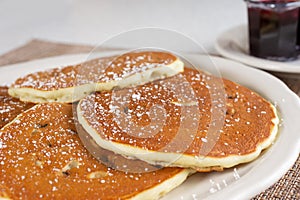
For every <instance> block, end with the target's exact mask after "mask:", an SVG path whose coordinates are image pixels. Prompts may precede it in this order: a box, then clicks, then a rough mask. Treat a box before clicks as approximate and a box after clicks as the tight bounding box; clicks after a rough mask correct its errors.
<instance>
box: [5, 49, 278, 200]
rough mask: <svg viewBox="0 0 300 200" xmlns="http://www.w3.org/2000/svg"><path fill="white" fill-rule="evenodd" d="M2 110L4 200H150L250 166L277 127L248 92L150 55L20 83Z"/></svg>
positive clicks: (170, 58) (264, 104)
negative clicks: (202, 176)
mask: <svg viewBox="0 0 300 200" xmlns="http://www.w3.org/2000/svg"><path fill="white" fill-rule="evenodd" d="M8 93H9V95H8ZM0 103H1V104H0V116H1V130H0V165H1V172H0V173H1V175H0V197H3V198H7V199H38V198H45V199H74V198H75V199H158V198H160V197H161V196H163V195H164V194H166V193H167V192H169V191H171V190H172V189H174V188H175V187H177V186H179V185H180V184H181V183H183V182H184V181H185V180H186V178H187V177H188V176H189V175H191V174H193V173H196V172H209V171H221V170H223V169H224V168H229V167H232V166H235V165H238V164H240V163H246V162H250V161H252V160H254V159H255V158H257V157H258V156H259V154H260V153H261V151H262V150H263V149H265V148H267V147H269V146H270V145H271V144H272V142H273V141H274V140H275V137H276V134H277V126H278V117H277V114H276V109H275V107H274V106H273V105H272V104H271V103H269V102H268V101H267V100H265V99H264V98H262V97H261V96H260V95H258V94H256V93H255V92H254V91H251V90H250V89H247V88H246V87H243V86H241V85H238V84H236V83H233V82H231V81H229V80H225V79H221V78H217V77H214V76H212V75H209V74H207V73H205V72H202V71H199V70H196V69H191V68H184V63H183V62H182V61H181V60H180V59H179V58H178V57H176V56H175V55H173V54H170V53H168V52H158V51H141V52H131V53H127V54H123V55H118V56H112V57H106V58H98V59H94V60H91V61H87V62H85V63H81V64H78V65H74V66H67V67H63V68H54V69H51V70H48V71H41V72H37V73H32V74H28V75H27V76H25V77H20V78H19V79H17V80H16V81H15V82H14V83H13V84H12V85H11V86H10V87H9V89H8V91H7V89H6V88H3V89H1V102H0Z"/></svg>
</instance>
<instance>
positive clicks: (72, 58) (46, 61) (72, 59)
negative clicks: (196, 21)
mask: <svg viewBox="0 0 300 200" xmlns="http://www.w3.org/2000/svg"><path fill="white" fill-rule="evenodd" d="M88 56H89V54H71V55H62V56H54V57H47V58H42V59H37V60H32V61H27V62H23V63H17V64H13V65H6V66H1V67H0V72H1V71H5V70H9V69H12V67H13V68H22V67H26V66H27V67H28V65H32V66H34V65H37V66H40V67H43V68H38V69H39V70H41V69H46V68H48V67H49V68H52V67H57V66H59V65H56V64H54V63H59V62H62V63H61V64H60V66H65V65H67V64H75V63H78V62H82V61H84V60H86V59H87V58H88ZM201 56H203V55H201ZM209 58H210V59H211V61H212V62H213V63H214V64H216V63H218V62H228V63H229V64H232V65H237V66H235V67H236V68H237V67H238V68H240V69H242V70H243V69H244V70H246V71H250V72H252V73H258V74H261V75H262V76H266V77H267V78H268V79H270V80H271V81H276V82H277V84H279V85H281V86H280V87H283V89H284V92H285V93H286V94H288V95H289V98H291V99H292V100H293V101H295V102H297V105H298V106H299V108H300V98H299V97H298V96H297V95H296V94H295V93H294V92H293V91H291V90H290V89H289V88H288V87H287V86H286V85H285V84H284V83H283V81H281V80H280V79H278V78H276V77H275V76H273V75H271V74H269V73H267V72H264V71H262V70H259V69H255V68H252V67H248V66H246V65H244V64H242V63H239V62H236V61H232V60H229V59H226V58H221V57H216V56H210V55H209ZM50 65H51V66H50ZM54 65H55V66H54ZM47 66H48V67H47ZM44 67H45V68H44ZM21 71H22V70H21ZM29 72H31V71H28V73H29ZM1 76H4V74H3V73H1V74H0V77H1ZM16 76H17V75H16ZM13 78H16V77H13ZM12 81H13V80H12ZM232 81H235V80H232ZM0 84H1V85H3V84H2V82H0ZM299 113H300V112H299ZM298 128H299V131H300V126H299V127H298ZM294 143H295V145H298V146H299V147H298V150H297V151H296V150H294V151H293V152H292V154H290V155H289V156H288V157H286V159H288V162H283V163H281V165H280V171H279V172H278V171H276V173H274V174H273V176H272V177H269V178H268V179H264V180H262V181H261V182H260V183H259V185H260V187H253V188H250V189H249V188H247V190H244V191H243V192H238V193H237V192H235V193H234V194H235V196H228V193H231V192H232V190H233V191H236V190H240V188H241V184H242V186H243V185H245V184H247V183H245V181H246V182H247V180H248V179H246V180H245V178H244V179H243V180H244V181H241V180H242V178H241V179H239V180H238V181H236V182H234V183H232V184H230V186H228V187H226V188H224V189H222V190H221V191H219V192H217V193H214V194H212V195H211V196H210V197H209V198H207V199H210V198H212V199H224V197H225V196H226V193H227V196H228V197H230V198H231V199H240V198H251V197H253V196H255V195H256V194H258V193H260V192H262V191H263V190H264V189H267V188H268V187H270V186H271V185H272V184H274V183H275V182H276V181H278V180H279V179H280V178H281V177H282V176H283V175H284V174H285V173H286V172H287V171H288V169H289V168H290V167H291V166H292V165H293V164H294V163H295V161H296V160H297V157H298V155H299V152H300V139H298V141H297V140H296V141H294ZM246 175H247V174H246ZM246 178H247V177H246ZM238 183H239V184H238ZM195 187H196V186H195ZM190 195H191V196H192V195H193V194H190ZM166 197H167V196H166Z"/></svg>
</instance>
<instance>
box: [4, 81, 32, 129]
mask: <svg viewBox="0 0 300 200" xmlns="http://www.w3.org/2000/svg"><path fill="white" fill-rule="evenodd" d="M7 91H8V87H6V86H0V129H1V128H2V127H3V126H4V125H6V124H7V123H9V122H10V121H11V120H13V119H14V118H15V117H16V116H17V115H18V114H20V113H22V112H23V111H25V110H27V109H29V108H31V107H32V106H33V105H34V104H32V103H26V102H22V101H20V100H19V99H16V98H13V97H11V96H9V94H8V92H7Z"/></svg>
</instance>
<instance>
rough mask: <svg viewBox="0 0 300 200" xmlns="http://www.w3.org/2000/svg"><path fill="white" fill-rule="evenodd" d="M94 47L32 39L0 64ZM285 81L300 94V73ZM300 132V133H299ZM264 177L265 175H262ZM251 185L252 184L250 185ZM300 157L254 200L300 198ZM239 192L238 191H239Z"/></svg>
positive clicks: (87, 50) (5, 56) (0, 58)
mask: <svg viewBox="0 0 300 200" xmlns="http://www.w3.org/2000/svg"><path fill="white" fill-rule="evenodd" d="M92 49H93V47H92V46H87V45H74V44H62V43H55V42H49V41H44V40H32V41H30V42H28V43H27V44H25V45H24V46H22V47H20V48H17V49H15V50H12V51H10V52H8V53H6V54H4V55H2V56H0V66H1V65H8V64H15V63H18V62H24V61H29V60H34V59H39V58H44V57H51V56H58V55H66V54H76V53H88V52H90V51H91V50H92ZM274 75H275V76H277V77H279V78H280V79H281V80H282V81H284V82H285V83H286V84H287V85H288V86H289V87H290V89H291V90H293V91H294V92H295V93H296V94H297V95H298V96H300V75H299V74H274ZM299 117H300V116H299ZM299 134H300V133H299ZM262 178H263V177H262ZM249 187H251V186H249ZM299 187H300V157H298V159H297V161H296V162H295V164H294V165H293V167H292V168H291V169H290V170H289V171H288V172H287V173H286V174H285V175H284V176H283V177H282V178H281V179H280V180H279V181H277V182H276V183H275V184H274V185H273V186H271V187H270V188H268V189H267V190H265V191H263V192H261V193H260V194H258V195H257V196H255V197H253V198H252V200H262V199H266V200H279V199H280V200H281V199H282V200H283V199H284V200H285V199H292V200H293V199H295V200H296V199H299V200H300V188H299ZM237 192H238V191H237Z"/></svg>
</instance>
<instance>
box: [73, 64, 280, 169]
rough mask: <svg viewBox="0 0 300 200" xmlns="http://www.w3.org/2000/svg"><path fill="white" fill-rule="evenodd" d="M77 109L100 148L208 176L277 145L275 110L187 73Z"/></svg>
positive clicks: (229, 85)
mask: <svg viewBox="0 0 300 200" xmlns="http://www.w3.org/2000/svg"><path fill="white" fill-rule="evenodd" d="M220 81H221V82H222V84H223V87H224V88H223V91H224V95H223V97H224V101H221V100H222V98H221V97H222V94H221V93H222V90H218V89H216V88H217V85H218V84H217V83H219V82H220ZM214 91H216V92H217V93H214ZM215 96H217V97H218V98H217V99H215V98H214V97H215ZM220 99H221V100H220ZM218 108H219V109H218ZM214 109H215V110H217V112H216V113H217V115H212V110H214ZM77 112H78V120H79V122H80V124H81V125H82V126H83V127H84V129H85V130H86V131H87V132H88V133H89V134H90V136H91V137H92V138H93V139H94V140H95V142H96V143H97V144H98V145H99V146H100V147H102V148H105V149H108V150H110V151H113V152H115V153H118V154H122V155H125V156H130V157H133V158H138V159H141V160H143V161H146V162H149V163H151V164H161V165H164V166H180V167H187V168H188V167H190V168H194V169H202V170H203V169H205V168H207V169H208V171H209V170H211V169H212V168H214V169H218V170H220V169H222V168H227V167H232V166H234V165H237V164H240V163H245V162H249V161H251V160H253V159H255V158H256V157H257V156H258V155H259V154H260V153H261V151H262V150H263V149H265V148H267V147H268V146H269V145H270V144H271V143H272V142H273V141H274V140H275V137H276V134H277V126H278V121H279V120H278V117H277V114H276V109H275V107H274V106H273V105H272V104H271V103H270V102H268V101H267V100H265V99H264V98H262V97H261V96H260V95H258V94H256V93H255V92H253V91H252V90H250V89H248V88H246V87H243V86H241V85H238V84H236V83H234V82H231V81H229V80H226V79H220V78H217V77H213V76H211V75H208V74H206V73H203V72H199V71H197V70H193V69H188V68H186V69H185V71H184V72H183V73H181V74H178V75H176V76H174V77H171V78H168V79H164V80H159V81H155V82H152V83H148V84H145V85H141V86H137V87H135V88H125V89H122V90H115V91H110V92H102V93H95V94H91V95H89V96H87V97H86V98H84V99H82V100H81V101H80V103H79V104H78V107H77ZM220 122H222V123H220ZM216 124H219V127H218V125H216Z"/></svg>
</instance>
